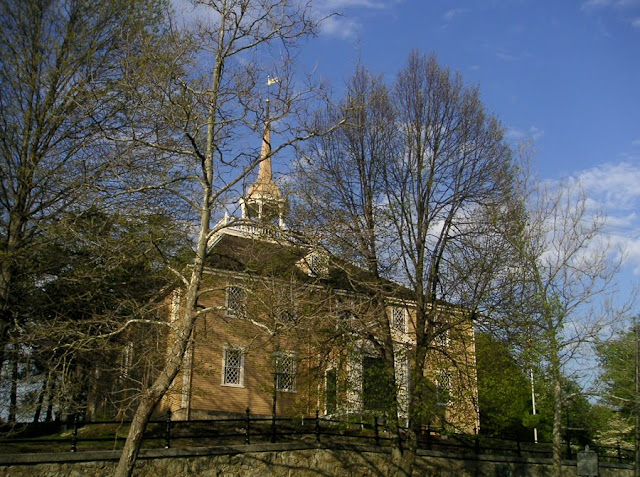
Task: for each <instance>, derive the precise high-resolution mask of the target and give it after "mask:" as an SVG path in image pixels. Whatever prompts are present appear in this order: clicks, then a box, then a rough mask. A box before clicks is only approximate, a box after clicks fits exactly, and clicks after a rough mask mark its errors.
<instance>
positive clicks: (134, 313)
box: [12, 208, 187, 419]
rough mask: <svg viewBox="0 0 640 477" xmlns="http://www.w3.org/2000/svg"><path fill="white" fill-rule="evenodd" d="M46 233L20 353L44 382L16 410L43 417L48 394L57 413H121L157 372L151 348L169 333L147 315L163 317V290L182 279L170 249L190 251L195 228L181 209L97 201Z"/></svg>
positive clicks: (24, 365)
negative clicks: (144, 209) (185, 223)
mask: <svg viewBox="0 0 640 477" xmlns="http://www.w3.org/2000/svg"><path fill="white" fill-rule="evenodd" d="M43 236H46V237H48V239H49V242H48V243H47V245H46V246H45V247H43V248H42V249H41V255H40V261H41V269H42V270H43V271H44V272H45V273H43V274H42V275H41V280H40V281H39V283H38V284H37V286H34V287H33V288H32V289H31V291H30V293H29V295H27V296H26V297H25V298H27V299H28V301H29V303H30V306H31V307H32V312H31V315H30V317H29V319H27V320H25V321H24V322H23V326H22V333H21V336H20V341H16V342H15V344H17V345H19V347H20V349H21V350H22V353H21V354H20V356H17V357H16V360H15V361H16V363H17V365H18V367H19V369H24V370H28V372H25V374H27V375H28V376H29V381H28V382H21V383H20V384H21V385H22V386H23V388H26V389H28V388H33V387H34V385H39V386H41V391H40V393H39V396H38V397H37V399H33V400H32V402H31V403H29V402H24V403H22V405H21V406H19V408H18V403H17V402H15V403H13V406H12V408H13V412H14V413H15V412H18V413H19V414H20V415H21V416H23V417H28V416H30V415H33V416H34V419H39V418H40V415H41V411H42V409H41V407H42V405H43V404H46V405H47V406H48V407H53V408H54V409H53V410H55V412H56V415H57V416H58V417H64V416H65V415H67V414H70V413H77V412H80V413H83V414H85V417H86V418H88V419H91V418H92V417H93V416H94V415H95V414H96V413H100V414H102V415H103V416H105V417H113V416H114V410H118V409H125V408H126V405H127V403H126V402H124V401H132V400H135V398H136V396H137V395H138V393H137V391H136V390H138V389H139V388H140V386H141V385H142V383H143V382H145V381H147V380H148V379H150V378H151V377H153V375H154V374H155V371H154V370H155V368H156V367H157V365H158V363H157V359H158V354H157V353H145V350H146V349H147V348H151V349H155V345H153V343H152V341H157V342H158V343H160V342H163V339H162V333H161V332H160V333H159V332H158V331H157V330H156V327H151V329H150V330H149V331H147V332H146V333H142V331H141V324H144V323H148V322H153V323H155V322H158V321H160V320H159V315H160V313H161V311H162V299H163V298H164V297H165V296H166V294H167V293H168V290H169V286H170V285H172V284H175V281H174V276H173V274H171V273H170V272H169V271H168V269H169V267H170V266H171V265H173V266H178V265H177V264H179V263H180V260H179V259H177V258H172V263H167V262H166V260H165V257H180V256H181V254H182V253H183V252H182V251H183V250H184V248H185V247H186V246H187V244H186V243H184V242H185V238H186V233H185V231H184V230H183V228H181V227H180V224H179V223H176V222H175V221H173V219H172V217H164V216H158V215H156V214H148V215H144V214H143V215H137V216H133V217H132V216H126V215H124V214H107V213H105V212H104V211H101V210H99V209H97V208H90V209H88V210H86V211H83V212H78V213H75V214H71V213H67V214H66V215H65V216H64V217H62V218H61V220H59V221H58V222H57V223H56V224H52V225H51V226H50V227H48V229H47V230H46V231H43ZM132 343H135V350H136V354H135V359H136V362H133V361H132V360H133V359H134V356H133V353H132V351H133V350H130V348H131V344H132ZM123 389H127V391H126V392H124V391H122V390H123ZM125 394H126V395H125ZM98 403H108V405H106V406H104V405H98ZM54 404H55V406H54ZM128 404H130V403H128ZM30 405H31V406H30ZM51 418H52V412H51V411H50V412H47V417H46V419H51Z"/></svg>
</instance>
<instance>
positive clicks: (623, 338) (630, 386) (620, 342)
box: [595, 330, 637, 442]
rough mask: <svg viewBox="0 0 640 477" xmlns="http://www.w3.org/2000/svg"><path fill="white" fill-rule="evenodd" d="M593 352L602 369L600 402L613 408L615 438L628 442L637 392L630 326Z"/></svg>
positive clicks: (631, 433) (599, 344) (634, 356)
mask: <svg viewBox="0 0 640 477" xmlns="http://www.w3.org/2000/svg"><path fill="white" fill-rule="evenodd" d="M595 349H596V354H597V356H598V362H599V364H600V368H601V369H602V373H601V375H600V378H599V381H600V384H601V385H602V386H603V390H602V398H601V402H602V403H603V404H604V405H605V406H607V407H608V408H610V409H611V410H612V411H614V412H615V414H616V415H617V416H615V419H614V420H616V421H619V422H618V426H617V427H618V430H619V431H620V432H621V435H620V436H619V437H618V438H619V439H623V440H626V441H628V442H631V441H632V440H633V428H634V421H633V420H634V418H635V405H636V401H637V394H636V389H635V382H636V376H635V372H636V371H635V359H636V336H635V333H634V331H633V330H628V331H625V332H622V333H620V334H618V336H616V337H615V338H614V339H611V340H608V341H602V342H599V343H597V345H596V348H595Z"/></svg>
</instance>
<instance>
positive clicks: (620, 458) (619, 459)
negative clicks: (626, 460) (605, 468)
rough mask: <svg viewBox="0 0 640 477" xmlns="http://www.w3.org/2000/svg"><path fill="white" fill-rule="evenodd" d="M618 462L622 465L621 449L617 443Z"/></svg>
mask: <svg viewBox="0 0 640 477" xmlns="http://www.w3.org/2000/svg"><path fill="white" fill-rule="evenodd" d="M617 447H618V462H619V463H620V464H622V449H621V448H620V441H618V445H617Z"/></svg>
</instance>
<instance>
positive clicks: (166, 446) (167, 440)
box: [164, 409, 171, 449]
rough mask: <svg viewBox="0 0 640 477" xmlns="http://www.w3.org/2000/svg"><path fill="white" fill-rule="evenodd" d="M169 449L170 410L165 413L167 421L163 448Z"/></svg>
mask: <svg viewBox="0 0 640 477" xmlns="http://www.w3.org/2000/svg"><path fill="white" fill-rule="evenodd" d="M170 447H171V409H169V410H168V411H167V421H166V423H165V428H164V448H165V449H169V448H170Z"/></svg>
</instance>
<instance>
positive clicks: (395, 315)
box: [391, 306, 407, 333]
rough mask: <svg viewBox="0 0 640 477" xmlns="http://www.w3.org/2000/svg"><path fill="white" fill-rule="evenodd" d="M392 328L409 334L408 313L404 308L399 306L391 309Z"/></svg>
mask: <svg viewBox="0 0 640 477" xmlns="http://www.w3.org/2000/svg"><path fill="white" fill-rule="evenodd" d="M391 327H392V328H393V329H394V330H398V331H400V332H402V333H406V332H407V313H406V310H405V309H404V308H400V307H397V306H394V307H393V308H391Z"/></svg>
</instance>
